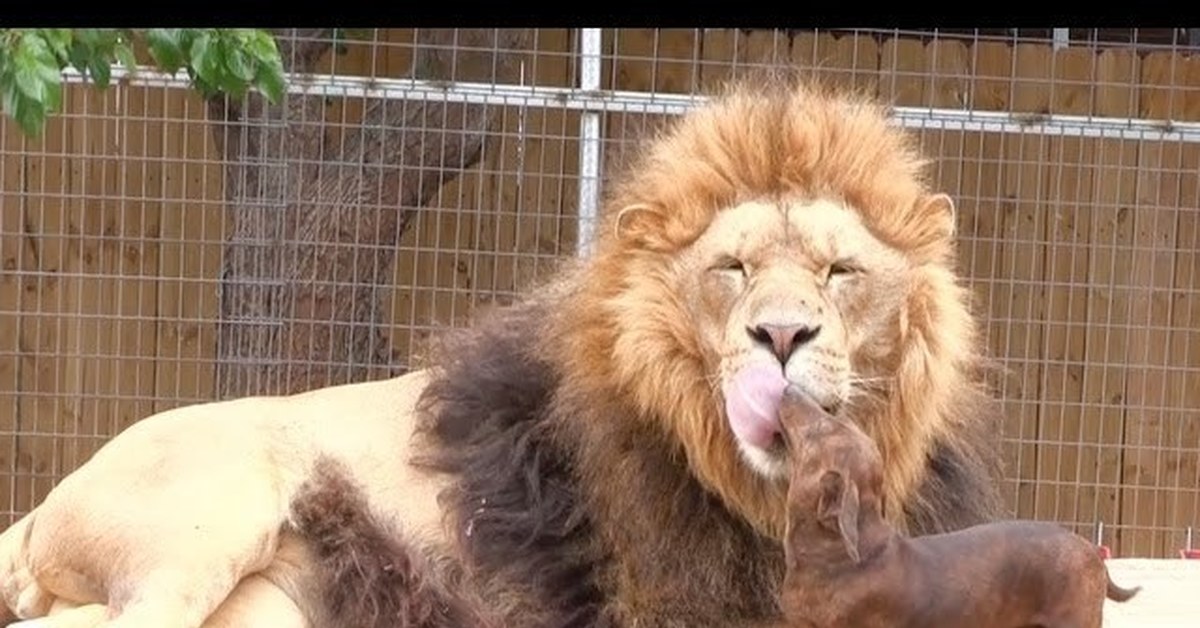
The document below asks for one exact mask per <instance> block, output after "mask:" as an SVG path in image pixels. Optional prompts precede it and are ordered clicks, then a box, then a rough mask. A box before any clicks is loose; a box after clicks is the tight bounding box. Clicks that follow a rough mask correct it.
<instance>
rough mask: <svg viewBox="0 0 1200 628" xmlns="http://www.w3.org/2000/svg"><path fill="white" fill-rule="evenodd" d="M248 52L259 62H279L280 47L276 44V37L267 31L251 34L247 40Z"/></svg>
mask: <svg viewBox="0 0 1200 628" xmlns="http://www.w3.org/2000/svg"><path fill="white" fill-rule="evenodd" d="M246 52H249V53H250V55H251V56H252V57H254V58H255V59H257V60H258V62H259V63H271V62H275V63H278V62H279V48H278V47H277V46H276V45H275V38H274V37H272V36H271V34H270V33H268V32H265V31H255V32H254V34H253V35H251V36H250V38H249V39H248V40H247V41H246Z"/></svg>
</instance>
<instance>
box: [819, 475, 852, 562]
mask: <svg viewBox="0 0 1200 628" xmlns="http://www.w3.org/2000/svg"><path fill="white" fill-rule="evenodd" d="M818 508H819V513H820V520H821V524H822V525H824V526H825V527H826V528H829V529H830V530H832V531H835V532H837V533H838V534H839V535H841V537H842V543H843V544H844V545H845V546H846V554H848V555H849V556H850V560H852V561H854V562H856V563H857V562H858V561H859V560H860V558H861V556H860V555H859V552H858V485H857V484H856V483H855V482H854V481H853V480H850V479H847V478H846V476H845V475H843V474H842V473H841V472H839V471H827V472H826V473H825V475H823V476H821V501H820V505H819V506H818Z"/></svg>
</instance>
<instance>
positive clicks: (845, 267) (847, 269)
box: [826, 262, 858, 280]
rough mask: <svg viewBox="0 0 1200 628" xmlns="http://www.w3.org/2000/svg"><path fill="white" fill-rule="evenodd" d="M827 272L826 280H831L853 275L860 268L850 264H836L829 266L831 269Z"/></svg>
mask: <svg viewBox="0 0 1200 628" xmlns="http://www.w3.org/2000/svg"><path fill="white" fill-rule="evenodd" d="M826 272H827V274H826V279H827V280H829V279H833V278H834V277H837V276H844V275H852V274H854V273H857V272H858V268H857V267H855V266H854V265H853V264H851V263H850V262H834V263H832V264H830V265H829V269H828V271H826Z"/></svg>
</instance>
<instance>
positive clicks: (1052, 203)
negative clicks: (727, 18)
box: [0, 29, 1200, 555]
mask: <svg viewBox="0 0 1200 628" xmlns="http://www.w3.org/2000/svg"><path fill="white" fill-rule="evenodd" d="M386 39H387V41H389V42H392V43H397V42H406V41H411V33H410V32H408V31H404V30H397V31H389V32H387V34H386ZM575 45H576V42H575V38H574V36H573V35H572V33H571V32H570V31H568V30H565V29H557V30H544V31H539V32H538V37H537V41H536V46H535V48H534V51H533V52H531V53H530V54H529V55H528V65H527V74H526V77H527V78H526V81H527V82H528V83H533V84H537V85H555V86H569V85H572V84H573V83H574V81H575V73H576V71H577V70H576V67H577V66H576V61H575V60H574V57H573V56H572V55H573V54H574V52H575ZM604 45H605V52H606V57H605V61H604V67H603V86H604V87H605V88H615V89H622V90H638V91H650V90H654V91H660V92H675V93H692V92H696V91H700V90H706V89H708V88H710V87H711V86H713V85H715V84H717V83H718V82H720V81H722V80H724V79H725V78H727V77H729V76H730V75H731V74H732V73H736V72H738V71H740V69H742V68H745V67H747V64H753V63H759V62H764V63H787V64H792V65H797V66H800V67H804V68H813V69H814V71H815V72H816V73H818V74H820V75H822V76H824V77H825V78H827V79H829V80H833V81H835V82H841V83H853V84H856V85H859V86H864V87H866V88H867V89H870V90H873V91H875V92H876V93H878V94H880V95H881V96H883V97H884V98H887V99H890V100H892V101H894V102H895V103H896V104H898V105H912V106H933V107H942V108H957V109H962V108H967V109H973V110H983V111H1018V112H1026V113H1030V114H1041V113H1054V114H1073V115H1097V116H1110V117H1148V118H1154V119H1163V120H1168V119H1169V120H1173V121H1176V122H1178V121H1194V120H1198V119H1200V90H1198V89H1197V88H1200V61H1197V60H1195V59H1191V58H1188V57H1184V56H1182V55H1176V54H1172V53H1170V52H1152V53H1149V54H1141V55H1139V54H1136V53H1134V52H1132V51H1128V50H1121V49H1106V50H1102V51H1096V50H1092V49H1088V48H1066V49H1061V50H1054V49H1052V48H1051V47H1050V46H1049V45H1041V44H1018V45H1011V44H1007V43H1003V42H979V43H975V44H974V45H969V42H959V41H934V42H932V43H927V44H923V43H921V42H920V41H916V40H906V39H897V38H892V39H883V40H877V39H873V38H867V37H851V36H844V37H834V36H830V35H827V34H821V35H814V34H799V35H796V36H794V37H782V36H779V35H773V34H772V33H761V32H755V33H752V34H750V35H748V36H747V35H744V34H740V33H735V32H734V31H730V30H726V29H714V30H705V31H690V30H678V31H672V30H666V31H661V32H655V31H647V30H623V31H619V32H617V33H615V34H614V32H612V31H605V40H604ZM614 53H615V54H614ZM409 54H410V53H409V50H408V49H406V48H403V47H399V46H392V47H382V46H380V47H372V46H366V45H351V46H350V50H349V52H348V53H347V54H346V55H344V56H341V57H337V58H336V60H334V59H332V58H331V59H330V60H328V61H327V63H328V64H329V65H328V66H327V67H325V68H324V71H329V70H330V69H334V70H335V71H336V72H337V73H339V74H347V75H362V76H370V75H375V76H388V77H400V76H404V75H405V72H406V71H407V68H408V60H409V58H410V56H409ZM814 60H817V61H818V62H819V63H818V64H817V67H815V68H814V64H813V61H814ZM334 64H336V65H334ZM66 91H67V93H66V94H65V98H64V112H63V114H62V115H60V116H57V117H56V118H55V119H54V120H53V121H52V122H51V123H50V124H49V125H48V127H47V131H46V134H45V137H44V138H41V139H40V140H37V141H32V140H27V139H25V138H24V137H23V136H22V135H21V134H20V133H19V132H18V131H17V129H16V127H15V125H13V124H10V123H8V122H7V120H5V121H2V122H0V137H2V138H3V145H2V146H0V202H2V208H3V209H2V212H0V220H2V222H0V260H2V263H3V266H4V270H3V274H2V275H0V407H3V408H4V411H3V412H0V436H2V437H3V438H2V439H0V469H4V470H6V472H7V480H8V481H7V482H0V504H3V503H7V504H9V505H10V510H11V512H10V513H9V515H10V516H15V515H17V514H20V513H22V512H24V511H25V510H27V509H28V508H30V507H31V506H32V505H33V504H34V503H36V501H37V500H40V499H41V498H42V497H43V496H44V495H45V493H46V491H48V490H49V488H50V487H51V486H52V485H53V483H54V482H55V481H56V480H57V479H58V478H60V477H62V475H64V474H65V473H67V472H69V471H70V470H71V469H73V468H75V467H76V466H77V465H78V464H80V463H82V462H83V461H84V460H85V459H86V458H87V457H88V456H90V455H91V453H92V452H93V451H95V448H96V447H98V446H99V445H100V444H102V443H103V442H104V441H105V440H106V439H108V438H109V437H111V436H112V435H113V434H114V433H116V432H117V431H118V430H120V429H123V428H124V427H126V426H128V425H129V424H131V423H132V422H133V421H136V420H137V419H139V418H142V417H144V416H146V415H148V414H150V413H152V412H155V411H158V410H163V409H166V408H169V407H173V406H176V405H179V404H181V403H191V402H195V401H200V400H205V399H208V398H211V396H212V387H213V377H212V366H213V360H214V356H215V337H216V336H215V321H216V319H217V314H218V308H217V293H216V285H217V276H218V271H219V268H220V256H221V249H222V237H223V236H222V234H223V230H224V216H223V211H222V210H223V206H224V199H223V192H222V177H223V168H222V165H221V163H220V162H219V160H220V157H219V155H218V152H217V151H216V149H215V147H214V145H213V139H212V134H211V129H210V128H209V126H208V125H207V123H206V121H205V108H204V105H203V103H202V102H201V101H200V100H199V99H198V98H197V97H196V96H195V95H193V94H191V93H188V92H185V91H183V90H167V89H162V88H131V87H118V88H114V89H111V90H110V91H108V92H105V93H99V92H95V91H93V90H91V89H89V88H85V87H79V86H73V87H70V88H68V89H67V90H66ZM361 104H362V103H361V102H359V101H355V100H352V99H345V100H342V101H335V102H333V103H332V104H331V106H330V107H329V113H328V116H327V119H328V120H330V121H336V122H338V123H345V124H353V123H354V121H355V119H356V117H357V116H359V115H360V114H361V109H362V106H361ZM657 122H658V120H657V119H655V118H653V117H650V116H645V115H641V114H630V113H624V114H621V113H611V114H606V116H605V120H604V137H605V141H606V160H607V161H608V162H611V160H612V159H615V158H617V157H618V156H619V154H620V151H621V149H622V147H623V146H625V145H626V144H627V143H628V142H630V141H632V140H634V139H636V138H637V137H639V136H641V135H642V134H643V133H644V132H645V131H646V130H648V129H651V128H653V125H654V124H655V123H657ZM578 129H579V115H578V113H576V112H572V111H567V110H565V109H544V110H543V109H536V108H521V107H519V106H516V105H514V106H511V107H506V108H505V109H504V111H503V115H501V116H500V117H499V118H498V120H497V125H496V128H495V132H494V134H493V135H492V136H490V137H489V140H488V144H487V147H486V149H485V154H484V160H483V163H482V164H481V165H480V166H478V167H476V168H475V169H473V170H472V171H471V172H469V173H467V174H466V175H464V176H462V177H460V178H459V179H457V180H455V181H453V182H451V183H449V184H447V185H446V186H445V188H444V189H443V190H442V191H441V193H440V194H439V196H438V197H437V198H436V199H435V200H434V202H433V203H431V204H430V206H429V207H427V208H425V209H424V210H422V211H421V212H419V213H418V217H417V219H416V220H415V221H414V222H413V224H412V225H411V226H410V228H409V231H408V233H407V234H406V235H405V236H404V238H403V240H402V243H401V249H402V250H401V253H400V255H399V256H398V259H397V262H396V274H395V278H396V279H395V282H394V290H393V294H392V296H391V297H390V302H391V303H392V306H393V307H392V324H393V328H392V341H393V347H394V352H395V353H396V355H397V356H399V358H400V360H401V361H403V358H404V356H406V355H407V354H408V352H409V351H410V350H412V349H414V348H416V347H417V346H419V343H420V341H421V339H422V338H423V337H424V336H425V334H427V333H428V332H429V331H430V330H432V329H435V328H437V327H438V326H441V325H446V324H453V323H458V322H461V321H462V320H463V319H464V318H465V317H467V316H469V314H470V312H471V310H472V308H473V306H474V305H475V304H476V303H477V302H479V301H482V300H487V299H489V298H492V297H494V296H496V295H499V294H504V293H509V292H512V291H514V290H516V289H519V288H520V287H522V286H523V285H526V284H527V282H528V281H529V280H530V279H532V278H533V277H535V276H537V275H538V274H539V273H542V272H544V271H545V269H546V262H547V261H548V260H550V259H553V258H555V257H558V256H561V255H569V254H571V252H572V247H573V241H574V233H575V226H574V215H575V214H574V205H575V199H576V190H577V187H576V180H575V177H576V175H575V173H576V172H577V161H578V143H577V140H576V136H577V133H578ZM921 137H922V140H923V142H924V144H925V146H926V150H927V151H928V152H929V153H930V155H931V156H933V157H934V158H936V159H937V169H938V170H937V171H938V178H939V181H940V182H941V185H942V186H943V188H944V189H946V190H947V191H949V192H951V193H952V194H954V195H955V196H956V198H957V199H958V203H959V208H960V229H961V233H962V235H963V245H962V250H961V251H962V253H961V255H962V270H963V272H964V274H965V275H966V276H968V277H969V278H970V280H971V281H972V284H973V287H974V289H975V294H976V296H977V299H978V300H977V307H978V310H979V313H980V315H981V316H982V317H983V318H984V320H985V321H986V322H987V324H988V338H989V346H990V349H991V351H992V353H993V355H995V356H996V357H997V358H999V359H1000V360H1001V361H1002V362H1003V364H1004V366H1005V367H1006V368H1007V373H1006V376H1005V377H1004V378H1002V379H1000V380H997V381H996V385H997V390H998V392H999V394H1000V395H1001V396H1002V398H1003V399H1004V401H1005V403H1006V408H1007V424H1006V433H1007V438H1006V442H1005V447H1006V452H1007V458H1008V462H1009V472H1010V477H1011V479H1012V481H1011V482H1010V483H1009V484H1008V486H1007V487H1006V488H1007V490H1008V491H1009V493H1008V494H1009V496H1010V498H1011V499H1012V503H1013V504H1014V506H1015V507H1016V508H1017V510H1018V513H1019V514H1020V515H1022V516H1030V517H1038V518H1044V519H1052V520H1056V521H1061V522H1064V523H1068V524H1076V525H1077V526H1078V529H1079V531H1081V532H1083V533H1085V534H1090V532H1091V529H1092V526H1093V525H1094V524H1095V523H1097V522H1100V521H1102V522H1104V524H1105V526H1106V528H1107V529H1108V530H1109V531H1110V532H1111V534H1109V535H1108V536H1106V538H1105V542H1106V543H1108V544H1110V545H1113V546H1114V548H1115V550H1116V551H1117V552H1119V553H1121V554H1125V555H1130V554H1137V555H1167V554H1172V553H1173V552H1174V551H1175V549H1177V548H1178V547H1179V546H1180V544H1181V543H1182V542H1183V541H1182V539H1183V530H1184V528H1185V527H1187V526H1191V525H1195V524H1196V523H1200V464H1198V463H1200V420H1198V419H1200V417H1198V415H1197V414H1196V412H1195V411H1193V410H1192V409H1193V408H1196V407H1198V406H1200V392H1197V390H1200V387H1197V386H1196V384H1195V379H1196V377H1197V374H1198V373H1200V304H1197V300H1198V299H1200V272H1198V269H1197V266H1198V261H1200V260H1197V258H1196V257H1197V248H1198V247H1197V245H1198V243H1200V240H1198V235H1197V219H1198V217H1200V210H1198V209H1197V183H1198V181H1200V175H1198V174H1197V172H1198V171H1197V166H1198V165H1200V149H1198V148H1197V146H1195V145H1193V144H1190V143H1181V142H1162V141H1157V139H1156V138H1153V137H1150V138H1147V139H1145V140H1129V139H1126V140H1117V139H1100V138H1079V137H1060V136H1053V137H1052V136H1044V135H1034V134H996V133H986V134H985V133H976V132H961V131H922V132H921Z"/></svg>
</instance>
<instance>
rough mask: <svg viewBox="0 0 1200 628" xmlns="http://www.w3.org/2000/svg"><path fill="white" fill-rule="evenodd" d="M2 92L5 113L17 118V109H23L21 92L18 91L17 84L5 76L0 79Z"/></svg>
mask: <svg viewBox="0 0 1200 628" xmlns="http://www.w3.org/2000/svg"><path fill="white" fill-rule="evenodd" d="M0 91H3V92H4V93H3V94H0V96H2V97H3V99H4V103H3V104H4V113H6V114H8V115H10V116H13V117H16V115H17V109H20V108H21V92H20V90H18V89H17V85H16V83H14V82H13V81H12V79H11V78H9V77H7V76H5V77H3V78H2V79H0Z"/></svg>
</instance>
